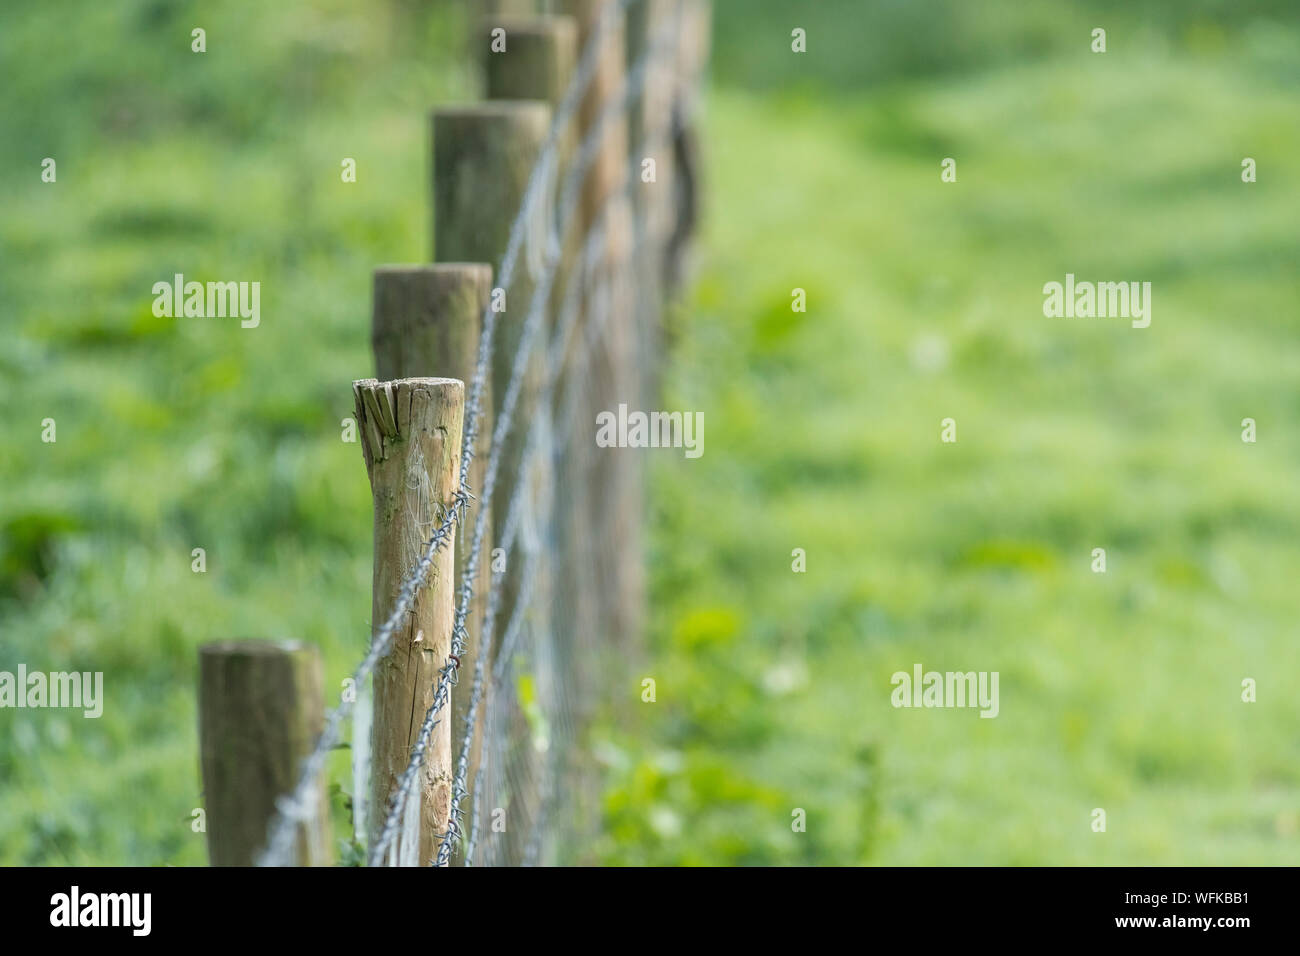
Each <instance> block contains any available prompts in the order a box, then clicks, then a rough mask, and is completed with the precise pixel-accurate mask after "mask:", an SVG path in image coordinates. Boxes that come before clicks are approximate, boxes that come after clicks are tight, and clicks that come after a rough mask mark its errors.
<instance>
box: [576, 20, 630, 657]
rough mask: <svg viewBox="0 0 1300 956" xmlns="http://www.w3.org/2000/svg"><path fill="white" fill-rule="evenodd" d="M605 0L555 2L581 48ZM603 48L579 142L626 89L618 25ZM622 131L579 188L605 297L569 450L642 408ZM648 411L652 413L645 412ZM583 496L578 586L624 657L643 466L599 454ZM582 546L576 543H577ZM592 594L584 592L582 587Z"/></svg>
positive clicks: (622, 454)
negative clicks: (607, 419) (601, 240)
mask: <svg viewBox="0 0 1300 956" xmlns="http://www.w3.org/2000/svg"><path fill="white" fill-rule="evenodd" d="M609 2H610V0H561V2H560V7H561V9H562V10H564V12H566V13H568V14H570V15H572V16H573V17H574V19H575V20H576V21H577V23H578V42H579V46H580V47H585V45H586V44H587V42H588V41H589V40H590V38H591V36H592V35H593V34H594V32H595V30H596V27H597V24H598V22H599V20H600V17H601V14H602V12H603V9H604V7H605V6H606V4H607V3H609ZM603 42H604V49H603V51H602V53H601V55H600V56H599V58H598V63H599V66H598V68H597V70H596V72H595V75H594V76H593V78H592V83H591V86H590V87H589V89H588V93H587V97H586V98H585V99H584V101H583V106H582V110H581V112H580V116H579V120H580V133H581V135H586V134H587V133H589V131H590V130H591V129H592V128H593V127H594V125H595V124H596V122H597V120H598V118H599V117H600V115H601V113H602V112H604V111H605V110H606V109H607V108H608V107H609V104H610V101H611V100H612V99H613V98H614V97H616V96H618V95H619V94H620V93H621V91H622V88H623V81H624V76H625V72H626V59H625V57H626V48H625V47H626V40H625V29H624V27H622V26H619V25H615V26H614V28H612V29H610V30H609V31H608V32H607V33H606V34H605V36H604V41H603ZM627 130H628V124H627V120H626V118H622V119H619V120H615V121H613V122H610V123H607V124H606V126H605V130H604V133H603V134H602V135H601V146H600V150H599V153H598V155H597V158H596V160H595V162H594V163H593V164H592V166H591V168H590V170H589V171H588V174H587V177H586V179H585V181H584V184H583V196H582V214H581V217H580V223H579V232H580V233H581V234H584V235H585V234H586V232H587V231H588V230H589V229H590V228H591V227H592V226H593V225H595V223H596V222H597V220H599V219H602V218H603V225H604V229H605V249H604V255H603V258H602V261H601V262H600V264H599V265H598V267H597V269H596V279H595V283H594V288H596V289H600V290H603V291H604V295H602V296H601V298H602V300H603V301H593V300H592V298H591V297H588V298H587V299H586V304H585V305H584V318H583V322H584V325H591V324H593V323H595V322H600V323H603V326H604V328H603V333H602V335H601V336H600V342H601V347H599V348H596V349H595V350H594V351H593V353H592V357H591V364H590V370H589V375H588V377H589V380H590V383H591V384H590V387H589V389H588V399H587V401H585V402H579V408H578V412H577V415H578V418H579V421H578V422H576V423H575V425H576V428H575V431H574V441H575V443H576V442H582V443H586V444H588V445H589V446H592V445H594V441H595V416H596V414H597V413H598V412H600V411H611V412H612V411H615V410H616V409H617V406H618V405H619V404H620V403H626V404H627V405H628V407H629V408H631V409H642V402H643V401H644V398H645V395H644V389H643V388H642V384H641V383H642V381H643V379H644V375H643V369H641V368H640V367H639V366H638V364H637V362H638V356H636V355H635V354H634V343H635V341H636V338H637V330H636V328H635V325H634V322H635V311H636V310H635V304H634V303H632V302H629V301H628V300H627V296H626V295H625V294H624V293H625V292H626V282H625V278H626V274H625V273H626V270H627V269H628V268H629V266H630V262H629V259H630V255H631V242H632V222H631V213H630V209H629V204H628V203H627V202H626V201H625V200H624V199H623V198H621V197H620V198H616V199H615V200H614V201H612V202H610V203H609V204H608V206H607V205H606V201H607V200H609V198H610V196H611V195H612V194H613V193H614V191H615V190H616V189H620V188H622V186H623V183H624V177H625V175H626V174H627V171H628V165H627V163H628V146H627V138H628V132H627ZM642 410H644V411H649V409H642ZM591 464H592V467H591V469H590V472H589V475H588V476H587V477H586V478H583V479H580V481H579V483H580V485H581V486H582V487H585V488H590V489H591V500H590V502H589V503H587V507H588V508H589V513H590V519H589V520H588V521H586V522H585V523H586V525H587V526H589V527H590V528H593V529H595V531H596V534H597V536H598V539H597V540H596V541H595V542H593V545H592V546H591V547H590V548H589V549H588V551H587V554H586V557H585V560H583V561H582V563H583V564H584V565H585V566H584V567H583V568H582V574H583V576H584V577H589V579H590V580H591V581H594V582H596V593H597V597H598V602H597V606H596V608H595V612H596V618H595V627H594V631H595V635H596V636H597V637H598V638H599V640H600V643H601V644H603V645H606V646H607V648H608V649H615V648H616V649H618V651H619V652H622V653H626V652H627V651H629V650H631V649H632V647H633V639H634V637H635V635H636V633H637V630H638V628H639V626H640V624H641V621H642V619H643V617H644V613H643V612H644V570H643V568H642V554H641V547H642V546H641V490H640V470H641V464H642V463H641V461H640V460H639V458H638V456H637V453H636V452H629V451H626V450H623V449H600V450H599V453H597V454H595V455H594V457H593V458H592V460H591ZM575 538H576V539H577V541H578V545H579V547H582V544H583V542H582V538H583V534H582V533H581V531H579V532H577V533H576V534H575ZM584 586H586V587H591V585H590V584H587V585H584Z"/></svg>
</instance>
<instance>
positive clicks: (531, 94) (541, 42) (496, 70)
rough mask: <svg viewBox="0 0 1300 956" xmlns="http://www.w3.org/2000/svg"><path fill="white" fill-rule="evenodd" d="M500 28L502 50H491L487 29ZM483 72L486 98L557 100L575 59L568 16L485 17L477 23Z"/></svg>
mask: <svg viewBox="0 0 1300 956" xmlns="http://www.w3.org/2000/svg"><path fill="white" fill-rule="evenodd" d="M498 27H500V28H501V29H503V30H505V41H506V48H505V50H503V51H500V52H493V50H492V45H491V31H492V30H494V29H496V28H498ZM482 30H483V31H484V33H485V34H486V35H485V36H484V38H483V43H482V49H483V72H484V77H485V83H486V90H487V98H488V99H490V100H542V101H543V102H546V103H550V104H551V106H552V108H554V107H556V106H558V105H559V104H560V100H561V99H562V98H563V96H564V91H565V89H566V88H567V87H568V85H569V79H570V77H571V75H572V73H573V65H574V62H575V61H576V59H577V55H578V54H577V49H578V31H577V26H576V24H575V23H574V22H573V20H572V19H570V18H569V17H519V16H495V17H492V16H489V17H485V18H484V19H483V21H482Z"/></svg>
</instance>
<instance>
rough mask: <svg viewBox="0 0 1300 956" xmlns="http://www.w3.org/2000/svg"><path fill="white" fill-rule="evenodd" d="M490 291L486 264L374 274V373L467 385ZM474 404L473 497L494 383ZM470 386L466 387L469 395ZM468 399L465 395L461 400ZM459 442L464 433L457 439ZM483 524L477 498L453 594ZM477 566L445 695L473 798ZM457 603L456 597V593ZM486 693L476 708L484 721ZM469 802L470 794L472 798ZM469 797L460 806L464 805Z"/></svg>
mask: <svg viewBox="0 0 1300 956" xmlns="http://www.w3.org/2000/svg"><path fill="white" fill-rule="evenodd" d="M491 290H492V267H491V266H489V265H487V264H486V263H447V264H443V265H410V266H384V267H382V268H379V269H376V270H375V278H374V311H373V314H372V318H371V326H370V341H371V346H372V347H373V348H374V353H375V374H376V375H377V376H378V377H379V379H380V380H381V381H384V380H389V379H399V378H412V377H417V376H429V375H442V376H446V377H448V378H458V379H460V380H461V381H463V382H466V383H468V382H471V381H472V380H473V378H474V368H475V365H476V364H477V361H478V347H479V333H480V331H481V323H482V320H483V310H484V309H485V308H487V304H488V295H489V294H490V292H491ZM484 385H485V388H484V391H483V394H482V396H481V397H480V400H479V405H480V408H481V409H482V418H481V419H480V420H481V421H482V422H484V423H486V424H487V427H483V428H480V429H479V432H478V437H477V440H476V441H475V443H474V457H473V458H472V459H471V460H470V466H469V490H470V492H471V494H477V493H478V492H479V491H480V490H481V489H482V488H483V474H484V471H485V470H486V468H487V457H488V449H489V448H490V447H491V444H492V434H491V427H490V423H491V421H492V383H491V381H490V380H489V381H486V382H485V383H484ZM468 388H469V386H468V385H466V389H467V390H468ZM465 398H466V401H468V400H469V395H468V393H467V394H466V396H465ZM462 438H463V436H462ZM481 512H485V513H483V514H482V515H481V517H482V520H484V521H486V522H487V525H486V527H485V534H486V536H487V537H486V540H488V541H491V540H492V531H491V529H492V515H491V513H490V509H489V508H488V505H487V503H486V502H484V501H482V500H478V501H476V502H475V503H474V505H473V507H472V508H471V509H470V511H469V514H468V516H467V519H466V523H467V524H468V525H469V527H468V528H462V529H458V533H457V540H458V541H459V542H462V544H461V546H460V547H458V548H456V576H455V588H456V590H457V592H459V588H460V581H461V579H462V576H463V574H464V570H465V564H466V562H467V561H468V560H469V547H468V545H469V540H470V538H469V535H470V531H471V530H472V527H473V522H474V521H476V520H479V517H480V513H481ZM483 557H484V560H481V561H480V562H479V569H478V575H477V576H476V578H475V580H474V593H473V599H472V600H471V602H470V607H469V613H468V614H467V615H466V618H465V625H466V632H467V637H466V643H465V652H464V653H463V654H461V655H460V668H459V670H460V683H459V684H458V685H457V687H456V688H455V690H454V691H453V692H452V695H451V716H452V721H451V746H452V760H453V766H455V762H456V761H458V760H459V759H460V753H459V750H460V746H461V742H462V741H463V740H464V739H465V734H466V731H467V729H468V730H469V731H470V733H471V737H470V741H471V746H470V755H469V764H468V767H469V773H468V775H467V776H466V779H465V788H466V791H467V793H470V794H472V793H473V788H474V777H475V771H476V770H477V768H478V761H479V753H480V749H481V747H482V740H481V735H480V734H479V733H478V732H477V730H476V729H474V728H468V719H469V706H470V686H471V680H470V678H471V677H472V675H473V673H474V666H475V664H476V662H477V661H478V651H479V640H480V635H481V634H482V632H483V609H484V605H485V602H486V601H487V593H488V588H489V587H490V586H491V584H492V565H491V562H490V561H488V560H486V558H487V557H488V555H486V554H485V555H484V556H483ZM456 600H459V593H457V595H456ZM487 693H488V689H487V688H486V687H485V688H484V701H483V702H482V703H480V705H479V720H480V721H481V719H482V714H483V710H484V706H485V703H486V695H487ZM470 799H472V796H471V797H470ZM468 805H469V802H468V800H467V801H465V802H464V803H463V804H462V806H468Z"/></svg>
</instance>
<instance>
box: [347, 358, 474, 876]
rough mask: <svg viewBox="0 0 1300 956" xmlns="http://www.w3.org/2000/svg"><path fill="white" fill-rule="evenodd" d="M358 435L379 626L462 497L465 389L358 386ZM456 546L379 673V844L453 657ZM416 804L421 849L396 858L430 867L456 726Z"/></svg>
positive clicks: (443, 555) (431, 757)
mask: <svg viewBox="0 0 1300 956" xmlns="http://www.w3.org/2000/svg"><path fill="white" fill-rule="evenodd" d="M352 388H353V393H354V395H355V397H356V414H357V428H358V431H359V432H360V433H361V444H362V451H363V454H364V455H365V462H366V472H367V474H368V475H369V477H370V487H371V491H372V492H373V493H374V516H375V532H374V534H375V536H374V547H375V571H374V591H373V604H372V614H373V616H372V621H373V626H374V627H375V628H376V629H378V628H379V627H380V626H382V624H383V622H384V620H385V619H386V618H387V617H388V616H389V615H390V614H391V613H392V609H393V607H394V605H395V604H396V603H397V596H398V592H399V589H400V587H401V584H402V581H403V579H404V578H405V577H406V576H407V574H409V573H410V571H411V569H412V568H414V567H415V566H416V564H417V562H418V561H419V560H420V558H421V557H422V556H423V554H424V548H425V545H426V543H427V542H428V540H429V538H430V536H431V535H432V534H433V532H434V531H435V530H436V529H437V528H438V527H439V526H440V525H441V524H442V523H443V521H444V520H445V519H446V517H447V513H448V509H449V508H450V507H452V505H453V499H454V498H455V496H456V494H457V492H458V491H459V489H460V452H461V436H462V431H461V429H462V427H463V424H464V419H463V416H464V410H465V386H464V383H463V382H461V381H459V380H457V379H451V378H405V379H398V380H396V381H390V382H380V381H377V380H375V379H366V380H363V381H358V382H354V383H353V386H352ZM454 540H455V535H453V536H452V539H451V540H449V541H448V542H447V544H446V545H445V546H444V547H443V549H442V550H440V551H438V552H437V554H436V555H435V556H434V560H433V568H432V570H431V571H430V574H429V576H428V579H427V581H426V583H425V586H424V587H422V588H421V589H420V590H419V591H418V593H417V594H416V597H415V600H414V601H413V602H412V604H411V607H410V608H409V610H408V611H407V613H406V616H405V619H404V620H403V621H402V623H401V624H400V625H399V626H398V628H397V630H396V632H395V633H394V634H393V641H392V645H391V647H390V649H389V651H388V653H387V654H386V655H385V656H384V657H383V658H382V659H381V660H380V661H379V663H378V665H377V666H376V667H375V672H374V723H373V724H372V729H371V766H372V770H373V787H372V806H374V808H375V813H374V814H373V817H375V818H376V819H375V820H374V821H373V826H372V830H371V837H372V839H373V838H374V837H375V836H377V835H378V828H379V826H380V825H381V824H382V821H383V817H384V815H385V811H386V809H387V807H388V805H389V801H390V799H391V797H392V794H393V793H394V792H395V791H396V789H397V784H398V781H399V780H400V778H401V776H402V774H403V773H404V772H405V770H406V766H407V763H408V762H409V760H410V755H411V753H412V751H413V750H414V748H415V744H416V742H417V740H418V739H419V735H420V725H421V722H422V721H423V718H424V715H425V713H426V711H428V709H429V707H430V706H431V705H432V703H433V699H434V690H435V686H436V684H437V682H438V679H439V677H438V671H439V669H440V668H441V667H442V666H443V664H444V662H445V661H446V660H447V655H448V653H450V649H451V632H452V624H453V621H454V617H455V596H454V593H453V592H454V590H455V585H456V582H455V575H454V569H455V553H454V547H455V546H454ZM425 754H426V756H425V764H424V767H423V770H422V773H421V775H420V778H419V783H418V786H417V787H416V789H415V791H414V792H413V794H412V799H418V800H419V801H420V803H419V814H420V819H419V837H418V846H411V845H410V841H409V840H406V839H405V838H404V836H403V835H402V834H399V835H398V836H397V838H396V839H394V841H393V844H392V846H391V847H390V853H391V854H392V855H391V856H390V857H389V858H390V859H394V858H395V859H396V860H398V861H399V862H401V861H403V860H412V859H414V860H416V861H417V862H418V864H419V865H422V866H423V865H428V864H430V863H432V862H433V860H434V858H435V857H436V856H437V852H438V843H439V840H440V838H441V835H442V834H443V833H445V832H446V830H447V818H448V812H449V810H450V805H451V780H452V773H453V770H454V768H453V764H452V753H451V721H450V720H449V719H446V715H444V716H443V719H441V720H440V721H439V722H438V724H437V726H436V727H435V728H434V731H433V737H432V739H431V740H430V741H429V745H428V748H427V750H426V751H425Z"/></svg>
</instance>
